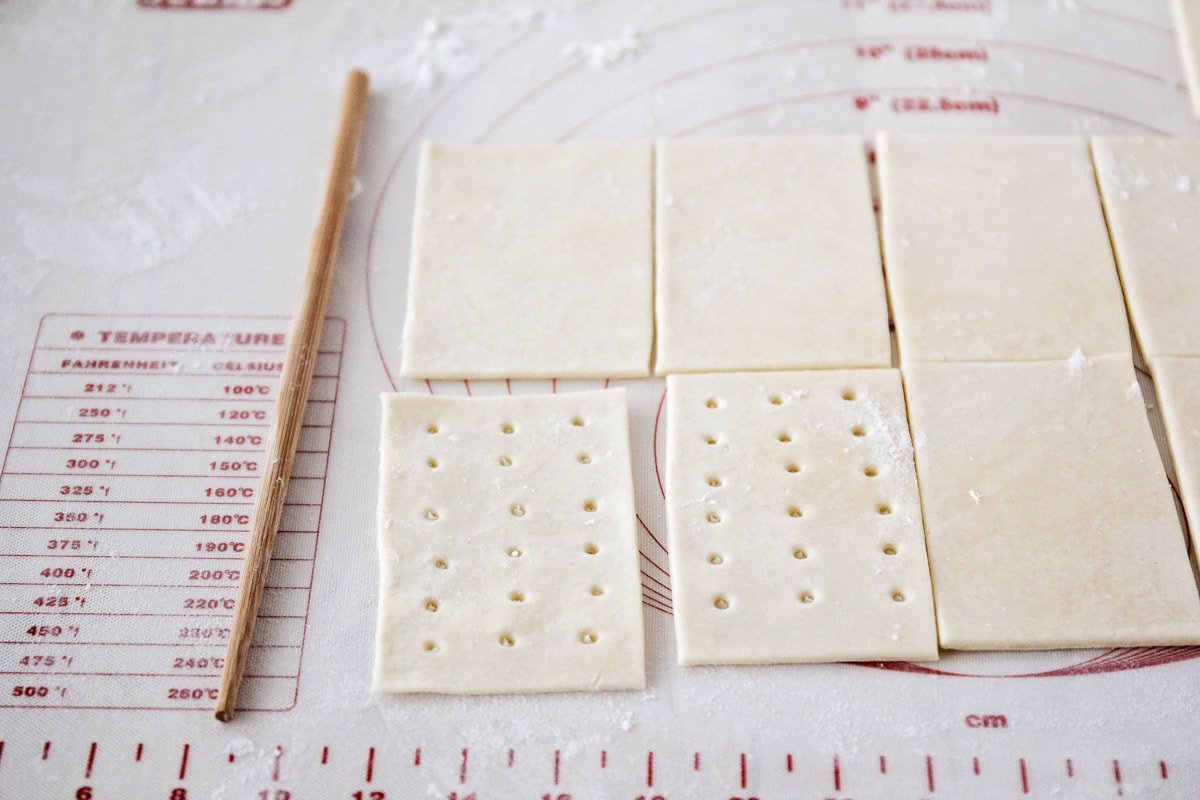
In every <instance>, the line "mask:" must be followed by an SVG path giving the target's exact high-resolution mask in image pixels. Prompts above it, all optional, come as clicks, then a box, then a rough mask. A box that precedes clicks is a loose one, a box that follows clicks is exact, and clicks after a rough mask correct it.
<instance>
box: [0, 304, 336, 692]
mask: <svg viewBox="0 0 1200 800" xmlns="http://www.w3.org/2000/svg"><path fill="white" fill-rule="evenodd" d="M344 329H345V326H344V323H343V322H342V321H341V320H331V321H330V323H329V324H328V326H327V327H326V333H325V338H324V341H323V343H322V348H321V351H320V354H319V359H318V362H317V365H316V369H315V377H314V381H313V389H312V395H311V399H310V400H309V404H308V409H307V414H306V417H305V420H304V430H303V433H302V438H301V441H300V445H299V452H298V454H297V459H296V465H295V472H294V477H293V478H292V484H291V490H290V492H289V494H288V499H287V505H286V508H285V511H284V514H283V519H282V522H281V526H280V531H279V539H278V544H277V546H276V550H275V557H274V558H273V560H272V562H271V569H270V572H269V574H268V576H267V584H266V587H267V588H266V594H265V596H264V599H263V605H262V612H261V614H260V616H259V621H260V622H259V625H258V626H257V627H256V629H255V637H256V638H255V642H254V647H253V650H252V656H251V660H250V664H249V668H248V670H247V673H246V676H245V678H246V698H247V702H248V705H249V706H250V707H253V708H258V709H274V710H281V709H286V708H289V707H291V705H292V704H293V703H294V701H295V695H296V689H297V681H298V679H299V675H300V659H301V654H302V653H303V646H304V628H305V621H306V618H307V614H308V606H309V601H310V592H311V589H312V576H313V564H314V559H315V556H316V547H317V532H318V529H319V527H320V519H321V502H322V496H323V492H324V486H325V473H326V468H327V464H328V455H329V446H330V438H331V432H332V428H333V417H334V413H333V410H334V402H335V400H336V399H337V388H338V374H339V370H340V367H341V350H342V342H343V339H344ZM286 331H287V320H286V319H284V320H280V319H277V318H266V319H254V318H208V317H123V316H72V315H57V314H54V315H49V316H47V317H45V318H44V319H43V320H42V324H41V326H40V329H39V331H38V335H37V342H36V345H35V347H34V350H33V355H32V358H31V360H30V364H29V370H28V374H27V376H26V379H25V385H24V388H23V390H22V394H21V400H20V405H19V408H18V412H17V419H16V422H15V424H14V425H13V429H12V436H11V440H10V442H9V446H8V452H7V457H6V459H5V461H4V466H3V472H2V473H0V518H2V519H3V520H4V524H3V525H2V526H0V585H2V586H3V587H4V591H3V592H2V593H0V644H3V646H4V652H5V655H4V661H3V664H2V665H0V674H2V675H4V677H5V678H6V679H7V680H5V682H4V683H5V685H4V693H3V694H4V696H3V699H2V700H0V703H2V704H3V705H5V706H55V707H67V708H95V707H108V708H114V707H123V708H204V709H208V708H211V706H212V702H213V699H214V698H215V696H216V683H217V679H218V678H219V676H220V672H221V668H222V666H223V662H224V653H225V647H226V644H227V642H228V637H229V625H230V619H231V618H232V615H233V607H234V596H235V594H236V589H237V583H238V579H239V577H240V570H241V562H242V554H243V550H244V547H245V529H246V526H247V524H248V522H249V514H250V511H251V507H252V504H253V502H254V493H255V491H257V479H258V472H259V469H260V466H261V465H260V463H259V461H260V459H261V458H262V456H263V451H264V448H265V442H264V439H265V437H266V435H267V429H268V425H269V416H268V415H269V413H270V411H271V407H272V404H273V403H274V400H275V396H276V393H277V389H278V386H277V384H278V382H279V374H280V371H281V370H282V366H283V352H284V347H285V339H286Z"/></svg>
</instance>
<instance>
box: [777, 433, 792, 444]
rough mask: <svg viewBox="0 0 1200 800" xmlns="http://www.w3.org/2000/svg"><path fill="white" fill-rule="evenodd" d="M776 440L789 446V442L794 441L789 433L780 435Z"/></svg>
mask: <svg viewBox="0 0 1200 800" xmlns="http://www.w3.org/2000/svg"><path fill="white" fill-rule="evenodd" d="M776 438H777V439H779V441H781V442H783V443H784V444H787V443H788V442H790V441H791V440H792V435H791V434H790V433H788V432H787V431H784V432H783V433H781V434H779V436H777V437H776Z"/></svg>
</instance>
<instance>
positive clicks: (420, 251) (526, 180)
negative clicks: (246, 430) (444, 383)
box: [402, 141, 653, 378]
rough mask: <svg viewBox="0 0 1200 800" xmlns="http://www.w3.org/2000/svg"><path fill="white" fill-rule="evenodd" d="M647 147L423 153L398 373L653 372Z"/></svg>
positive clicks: (429, 149) (430, 148) (440, 148)
mask: <svg viewBox="0 0 1200 800" xmlns="http://www.w3.org/2000/svg"><path fill="white" fill-rule="evenodd" d="M650 159H651V149H650V143H649V142H644V141H633V142H587V143H582V144H581V143H569V144H563V145H555V146H548V145H543V146H491V147H470V146H458V145H436V144H427V145H426V146H425V148H424V150H423V152H422V162H421V173H420V179H419V181H418V184H419V185H418V188H417V192H418V195H417V207H416V210H415V212H414V219H413V225H414V230H413V244H412V264H411V267H410V269H411V277H410V283H409V295H408V314H407V318H406V322H405V328H404V360H403V363H402V370H403V372H404V374H405V375H406V376H408V377H413V378H584V377H600V378H608V377H631V376H640V375H648V374H649V372H650V348H651V340H652V337H653V333H652V330H653V328H652V324H653V323H652V308H651V282H652V257H653V256H652V253H651V211H650V196H651V191H652V184H651V181H652V178H651V173H650Z"/></svg>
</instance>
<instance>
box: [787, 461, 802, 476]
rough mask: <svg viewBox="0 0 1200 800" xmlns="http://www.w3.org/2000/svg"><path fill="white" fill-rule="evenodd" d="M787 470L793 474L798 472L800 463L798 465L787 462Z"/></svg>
mask: <svg viewBox="0 0 1200 800" xmlns="http://www.w3.org/2000/svg"><path fill="white" fill-rule="evenodd" d="M787 471H788V472H790V473H792V474H793V475H794V474H796V473H797V472H799V471H800V465H799V464H795V463H792V464H788V465H787Z"/></svg>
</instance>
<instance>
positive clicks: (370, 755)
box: [367, 747, 421, 783]
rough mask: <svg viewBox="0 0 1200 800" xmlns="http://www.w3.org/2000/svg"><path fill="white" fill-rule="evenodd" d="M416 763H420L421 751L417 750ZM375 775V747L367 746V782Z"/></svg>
mask: <svg viewBox="0 0 1200 800" xmlns="http://www.w3.org/2000/svg"><path fill="white" fill-rule="evenodd" d="M417 763H418V764H420V763H421V751H420V750H418V751H417ZM374 776H375V748H374V747H368V748H367V783H370V782H371V778H373V777H374Z"/></svg>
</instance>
